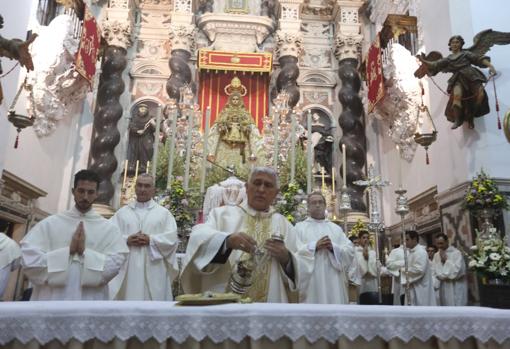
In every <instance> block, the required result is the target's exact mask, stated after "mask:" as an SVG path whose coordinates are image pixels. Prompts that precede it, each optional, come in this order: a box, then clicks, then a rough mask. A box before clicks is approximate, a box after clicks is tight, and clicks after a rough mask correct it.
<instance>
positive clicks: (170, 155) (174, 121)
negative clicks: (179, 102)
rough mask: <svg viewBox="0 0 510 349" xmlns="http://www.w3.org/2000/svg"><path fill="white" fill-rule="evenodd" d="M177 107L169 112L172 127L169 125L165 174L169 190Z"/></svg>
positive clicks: (172, 166)
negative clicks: (169, 133)
mask: <svg viewBox="0 0 510 349" xmlns="http://www.w3.org/2000/svg"><path fill="white" fill-rule="evenodd" d="M177 116H178V115H177V108H176V107H175V108H173V109H172V113H171V114H170V118H171V120H172V127H171V131H170V132H171V133H172V134H171V135H170V137H171V138H170V142H169V145H168V170H167V175H166V188H167V190H170V188H172V173H173V169H174V152H175V140H176V138H177V137H176V135H175V130H176V128H177Z"/></svg>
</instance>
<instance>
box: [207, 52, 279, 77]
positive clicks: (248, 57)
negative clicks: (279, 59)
mask: <svg viewBox="0 0 510 349" xmlns="http://www.w3.org/2000/svg"><path fill="white" fill-rule="evenodd" d="M272 57H273V56H272V55H271V53H269V52H260V53H244V52H224V51H210V50H206V49H201V50H200V51H199V55H198V68H199V69H201V70H202V69H209V70H221V71H226V70H228V71H246V72H264V73H269V72H271V68H272V66H273V62H272Z"/></svg>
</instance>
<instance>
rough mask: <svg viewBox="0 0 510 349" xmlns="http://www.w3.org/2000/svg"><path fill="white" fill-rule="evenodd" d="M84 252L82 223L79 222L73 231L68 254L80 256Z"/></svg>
mask: <svg viewBox="0 0 510 349" xmlns="http://www.w3.org/2000/svg"><path fill="white" fill-rule="evenodd" d="M84 251H85V228H84V227H83V222H80V223H78V226H77V227H76V230H75V231H74V234H73V237H72V239H71V244H69V254H71V255H73V254H79V255H80V256H81V255H82V254H83V252H84Z"/></svg>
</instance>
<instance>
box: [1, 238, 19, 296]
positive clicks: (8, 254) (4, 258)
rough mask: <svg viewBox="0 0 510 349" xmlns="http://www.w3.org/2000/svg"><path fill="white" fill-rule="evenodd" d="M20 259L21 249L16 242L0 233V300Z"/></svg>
mask: <svg viewBox="0 0 510 349" xmlns="http://www.w3.org/2000/svg"><path fill="white" fill-rule="evenodd" d="M20 257H21V249H20V248H19V246H18V244H17V243H16V241H14V240H12V239H11V238H9V237H8V236H7V235H5V234H4V233H0V300H1V299H2V296H3V294H4V291H5V288H6V287H7V283H8V282H9V275H10V274H11V271H13V270H15V269H16V268H17V267H18V266H19V263H18V260H19V258H20Z"/></svg>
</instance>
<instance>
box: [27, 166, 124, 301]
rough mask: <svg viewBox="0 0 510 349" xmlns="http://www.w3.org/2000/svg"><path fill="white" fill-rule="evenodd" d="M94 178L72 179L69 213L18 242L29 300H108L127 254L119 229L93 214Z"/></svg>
mask: <svg viewBox="0 0 510 349" xmlns="http://www.w3.org/2000/svg"><path fill="white" fill-rule="evenodd" d="M99 182H100V179H99V176H98V175H97V174H96V173H95V172H93V171H90V170H81V171H79V172H78V173H76V175H75V176H74V188H73V189H72V193H73V196H74V202H75V205H74V207H73V208H72V209H70V210H68V211H65V212H63V213H59V214H56V215H53V216H50V217H48V218H46V219H44V220H42V221H41V222H39V223H38V224H37V225H36V226H35V227H34V228H33V229H32V230H31V231H30V232H29V233H28V235H27V236H26V237H25V238H24V239H23V240H22V241H21V252H22V266H23V271H24V272H25V275H26V276H27V277H28V279H29V280H30V281H31V282H32V283H33V285H34V289H33V292H32V296H31V298H30V300H41V301H42V300H107V299H108V282H109V281H110V280H111V279H112V278H113V277H114V276H115V275H116V274H117V273H118V272H119V269H120V267H121V266H122V264H123V263H124V261H125V259H126V254H127V253H128V252H129V250H128V248H127V246H126V243H125V241H124V240H123V239H122V236H121V235H120V231H119V229H118V228H117V227H116V226H115V225H114V224H112V223H111V222H109V221H108V220H106V219H104V218H103V217H101V216H100V215H99V214H98V213H96V212H95V211H94V209H93V208H92V204H93V203H94V201H95V200H96V198H97V196H98V187H99Z"/></svg>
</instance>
